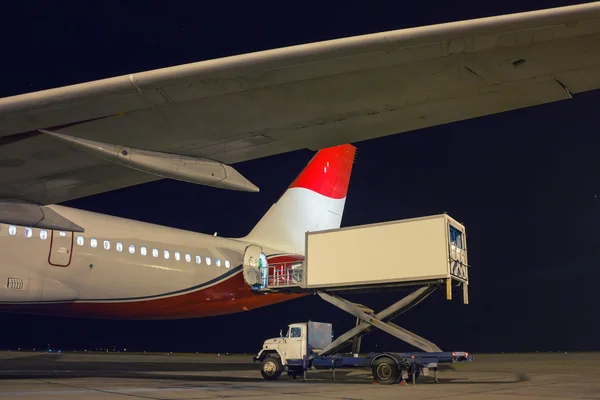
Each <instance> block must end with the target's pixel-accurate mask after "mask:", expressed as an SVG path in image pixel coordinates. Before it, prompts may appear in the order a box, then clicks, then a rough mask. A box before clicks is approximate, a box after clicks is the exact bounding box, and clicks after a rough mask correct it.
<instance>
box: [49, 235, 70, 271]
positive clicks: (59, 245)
mask: <svg viewBox="0 0 600 400" xmlns="http://www.w3.org/2000/svg"><path fill="white" fill-rule="evenodd" d="M72 253H73V232H62V231H52V236H51V237H50V254H49V255H48V263H49V264H50V265H53V266H55V267H68V266H69V264H71V256H72Z"/></svg>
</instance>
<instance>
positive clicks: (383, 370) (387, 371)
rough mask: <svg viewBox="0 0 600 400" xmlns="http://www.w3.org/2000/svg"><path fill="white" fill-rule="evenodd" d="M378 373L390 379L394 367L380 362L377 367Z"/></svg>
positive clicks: (381, 376) (383, 377)
mask: <svg viewBox="0 0 600 400" xmlns="http://www.w3.org/2000/svg"><path fill="white" fill-rule="evenodd" d="M377 375H378V376H379V377H380V378H381V379H389V378H390V377H391V376H392V368H391V367H390V366H389V365H387V364H380V365H379V366H378V367H377Z"/></svg>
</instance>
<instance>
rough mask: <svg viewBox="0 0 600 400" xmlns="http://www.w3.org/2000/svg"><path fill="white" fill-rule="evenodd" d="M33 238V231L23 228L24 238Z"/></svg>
mask: <svg viewBox="0 0 600 400" xmlns="http://www.w3.org/2000/svg"><path fill="white" fill-rule="evenodd" d="M32 236H33V229H31V228H25V237H26V238H30V237H32Z"/></svg>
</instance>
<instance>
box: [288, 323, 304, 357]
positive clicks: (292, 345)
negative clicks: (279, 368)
mask: <svg viewBox="0 0 600 400" xmlns="http://www.w3.org/2000/svg"><path fill="white" fill-rule="evenodd" d="M302 355H303V352H302V327H301V326H292V327H290V334H289V337H288V338H287V339H286V354H285V357H286V358H287V359H288V360H300V359H302Z"/></svg>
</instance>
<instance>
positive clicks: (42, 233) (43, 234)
mask: <svg viewBox="0 0 600 400" xmlns="http://www.w3.org/2000/svg"><path fill="white" fill-rule="evenodd" d="M40 239H42V240H46V239H48V231H40Z"/></svg>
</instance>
